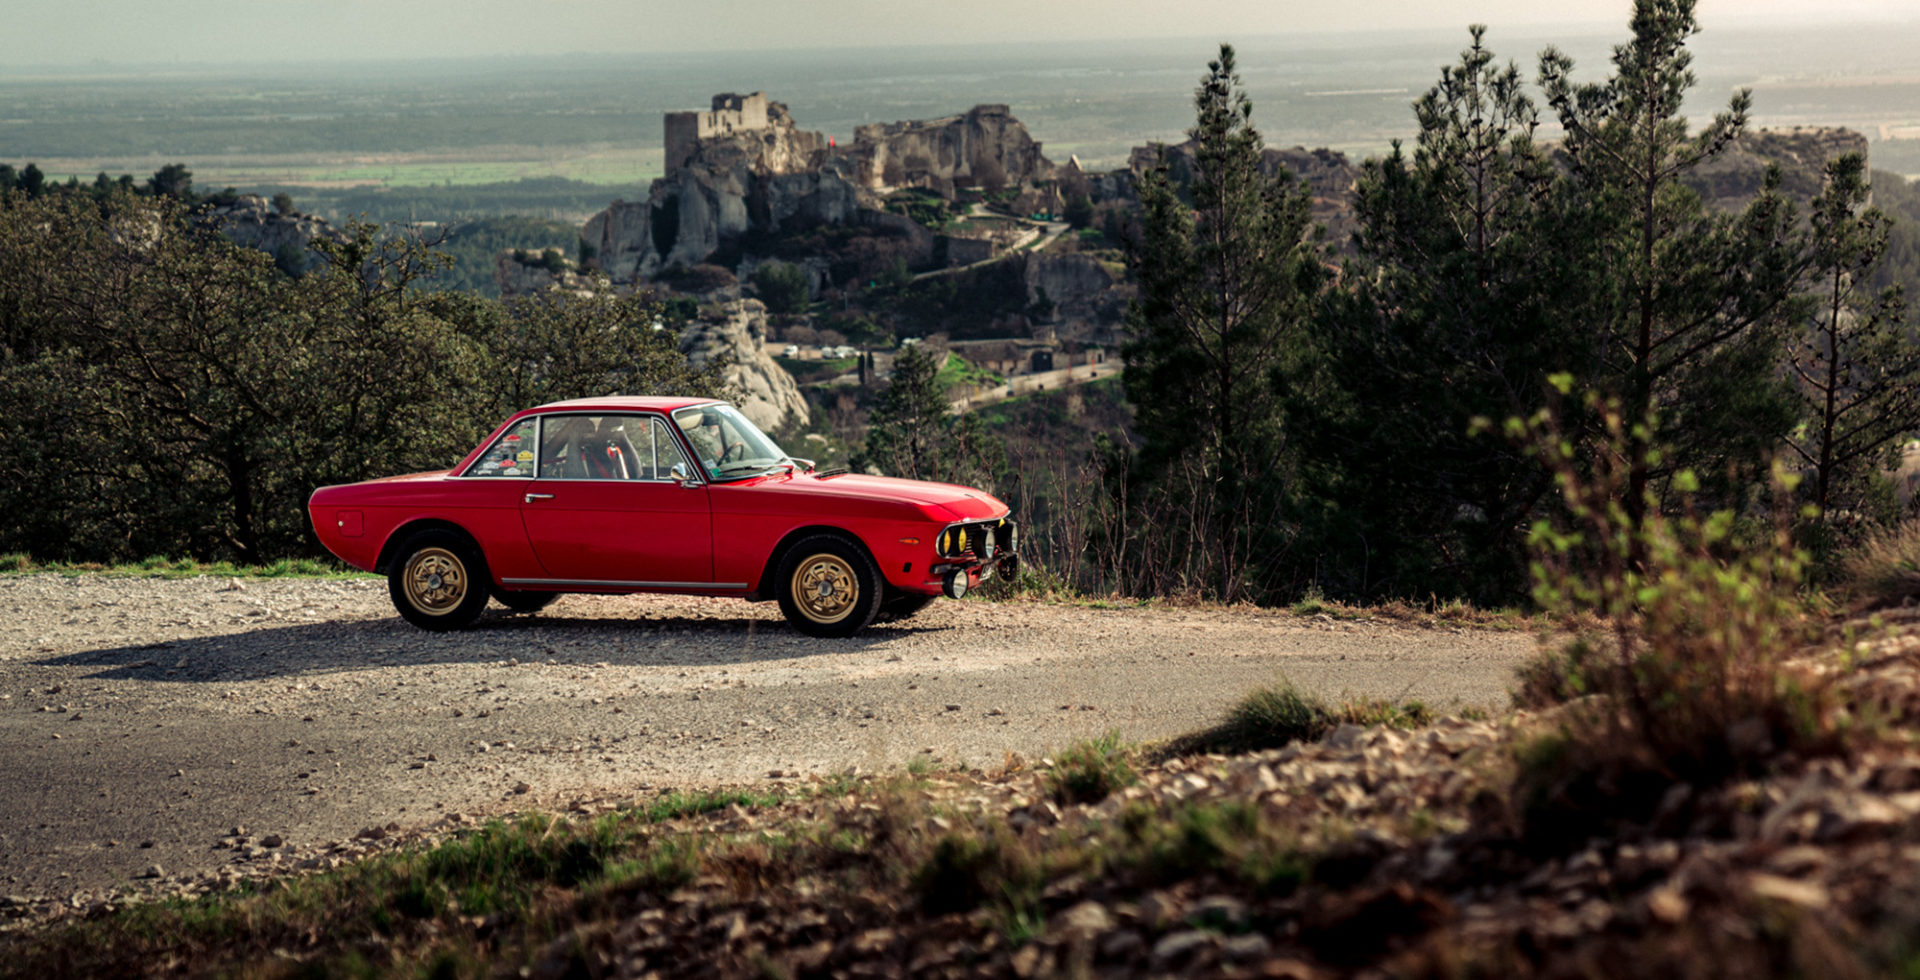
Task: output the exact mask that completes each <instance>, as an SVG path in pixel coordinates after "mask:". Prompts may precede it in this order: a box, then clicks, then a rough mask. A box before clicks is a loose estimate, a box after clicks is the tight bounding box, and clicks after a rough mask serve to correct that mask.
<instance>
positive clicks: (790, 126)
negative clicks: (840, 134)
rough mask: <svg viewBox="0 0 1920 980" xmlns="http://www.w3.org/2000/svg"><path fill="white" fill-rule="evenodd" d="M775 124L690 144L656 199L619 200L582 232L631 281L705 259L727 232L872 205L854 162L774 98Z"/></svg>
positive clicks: (770, 116) (823, 220)
mask: <svg viewBox="0 0 1920 980" xmlns="http://www.w3.org/2000/svg"><path fill="white" fill-rule="evenodd" d="M766 107H767V112H766V123H765V125H764V126H762V127H759V128H754V129H740V130H732V131H727V132H724V133H720V134H718V135H711V136H704V137H700V138H697V139H693V140H691V141H689V142H687V144H686V146H685V148H684V149H683V150H682V151H681V153H682V155H683V156H684V160H682V161H681V162H679V163H678V164H677V165H676V166H675V168H674V170H673V172H672V173H671V174H669V175H668V176H666V177H662V178H661V179H659V180H656V181H654V183H653V187H652V188H651V189H650V191H649V193H648V195H647V200H645V201H638V202H627V201H615V202H614V203H613V204H612V205H611V206H609V207H608V208H607V209H606V210H605V211H602V212H600V213H599V214H596V215H594V216H593V217H592V218H589V219H588V220H587V223H586V226H585V227H584V228H583V229H582V231H581V237H582V238H584V239H585V240H586V242H587V244H589V245H591V246H593V248H594V249H595V252H596V256H597V259H596V261H597V263H598V264H599V266H600V268H601V269H602V270H603V271H605V272H606V273H607V274H608V275H609V276H611V277H612V278H613V280H614V281H615V282H620V283H630V282H634V281H636V280H638V279H642V278H646V277H650V276H652V275H654V274H656V273H658V272H659V271H660V270H661V269H664V268H667V267H669V266H674V265H696V264H698V263H700V262H703V261H705V260H706V259H707V257H708V256H710V255H712V254H713V252H714V251H715V250H716V249H718V248H719V247H720V246H721V243H722V242H723V241H725V240H727V239H731V238H737V237H739V236H742V235H745V234H747V233H749V232H755V233H760V234H779V233H781V232H782V231H790V230H794V229H796V228H800V227H808V226H812V225H819V224H839V223H842V222H845V221H847V220H848V219H849V218H851V217H852V216H853V215H854V214H855V212H856V211H858V210H859V208H860V207H861V206H862V205H863V203H865V202H863V201H862V198H861V195H860V192H859V189H858V188H857V187H856V186H855V184H854V182H853V181H852V180H850V179H849V176H850V174H851V173H852V171H853V169H854V168H853V167H852V164H851V163H850V161H849V160H848V159H847V158H845V157H840V156H834V155H831V154H829V152H828V150H829V147H828V145H827V143H828V141H827V139H826V138H825V137H824V136H822V135H821V134H819V133H813V132H806V131H804V130H801V129H800V128H799V127H797V126H795V125H794V122H793V118H792V117H791V116H790V115H788V113H787V107H786V106H785V105H782V104H781V103H778V102H768V103H766Z"/></svg>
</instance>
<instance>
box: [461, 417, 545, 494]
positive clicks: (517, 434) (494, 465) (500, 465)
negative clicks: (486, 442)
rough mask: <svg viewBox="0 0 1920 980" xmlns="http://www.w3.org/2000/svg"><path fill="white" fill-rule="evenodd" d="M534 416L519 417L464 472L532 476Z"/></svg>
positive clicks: (469, 474) (475, 474)
mask: <svg viewBox="0 0 1920 980" xmlns="http://www.w3.org/2000/svg"><path fill="white" fill-rule="evenodd" d="M535 422H536V420H535V419H522V420H520V421H519V422H517V423H515V424H514V426H513V427H512V428H510V429H508V430H507V431H506V432H504V433H501V435H500V438H498V439H495V440H494V441H493V445H491V446H488V447H487V451H486V452H484V453H481V454H480V458H479V459H478V460H476V461H475V462H474V464H473V465H472V466H469V467H467V472H466V473H464V474H462V475H463V476H517V477H521V478H526V479H531V478H532V477H533V436H534V431H535Z"/></svg>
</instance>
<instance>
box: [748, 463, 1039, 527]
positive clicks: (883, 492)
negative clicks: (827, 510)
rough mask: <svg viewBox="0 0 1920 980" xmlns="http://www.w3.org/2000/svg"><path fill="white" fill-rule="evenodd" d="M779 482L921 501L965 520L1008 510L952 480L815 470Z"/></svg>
mask: <svg viewBox="0 0 1920 980" xmlns="http://www.w3.org/2000/svg"><path fill="white" fill-rule="evenodd" d="M779 483H780V486H781V488H782V489H784V490H787V491H790V492H800V493H808V494H821V495H824V496H832V497H843V498H855V499H860V500H891V501H898V502H902V503H910V504H919V505H920V506H921V508H922V509H924V510H926V511H927V512H928V514H929V516H932V517H934V518H936V519H945V520H955V521H965V520H975V519H981V518H990V517H1000V516H1003V515H1005V514H1006V513H1007V505H1006V504H1003V503H1001V502H1000V501H999V500H998V499H996V498H995V497H994V496H993V495H992V494H990V493H987V492H986V491H984V490H976V489H974V488H972V487H963V486H958V485H956V484H952V483H932V482H929V481H926V480H902V479H898V478H895V477H890V476H867V475H865V474H860V473H847V474H844V475H841V476H833V477H827V478H825V479H822V478H820V477H817V476H814V475H813V474H811V473H803V474H797V475H795V476H793V477H791V478H789V479H785V480H781V481H779ZM943 512H944V513H943Z"/></svg>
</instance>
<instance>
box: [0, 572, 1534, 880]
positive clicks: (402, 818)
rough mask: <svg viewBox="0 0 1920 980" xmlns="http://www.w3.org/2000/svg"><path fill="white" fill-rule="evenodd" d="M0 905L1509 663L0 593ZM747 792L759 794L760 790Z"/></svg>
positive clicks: (382, 587)
mask: <svg viewBox="0 0 1920 980" xmlns="http://www.w3.org/2000/svg"><path fill="white" fill-rule="evenodd" d="M0 604H4V607H5V608H7V609H11V610H13V612H12V613H11V614H10V615H11V617H12V620H13V622H12V623H11V625H10V628H9V629H8V630H7V631H6V634H5V636H4V638H0V759H4V760H5V763H4V765H0V891H4V892H9V893H21V894H59V893H62V892H65V891H72V890H77V889H81V888H104V887H108V886H112V885H114V884H117V883H120V882H125V881H127V880H129V879H133V878H135V877H137V876H140V875H141V874H143V873H145V872H146V871H147V870H148V869H149V868H151V867H152V866H154V865H158V866H160V867H161V868H163V869H164V871H165V873H166V874H168V875H174V874H177V873H182V872H191V871H194V870H196V869H206V868H211V867H214V866H216V865H220V864H223V863H225V862H227V861H230V860H231V859H232V857H233V854H232V853H231V852H229V851H224V850H220V849H218V848H217V845H219V844H220V842H221V841H222V839H223V837H225V836H226V835H227V834H228V833H229V832H230V831H231V830H232V829H233V828H234V827H235V826H244V827H246V828H247V829H248V832H249V833H250V834H252V835H253V836H254V837H255V839H256V840H257V839H259V838H260V837H262V836H267V835H271V836H277V837H280V838H282V839H283V840H284V841H286V842H287V843H288V845H294V844H307V843H313V842H317V841H329V840H339V839H343V838H346V837H350V836H352V835H353V834H354V833H355V832H356V831H359V830H360V829H362V828H365V827H369V826H375V825H385V824H388V823H390V822H392V823H399V824H401V825H403V826H416V825H424V824H427V823H430V822H433V821H436V820H439V819H441V818H442V817H443V816H445V815H446V814H448V813H455V812H457V813H460V814H462V815H464V816H468V817H471V816H475V815H481V814H489V813H499V812H506V811H511V810H520V809H527V808H531V807H537V806H552V807H564V806H566V805H567V804H568V803H569V802H570V801H572V800H576V799H581V798H603V797H606V796H609V795H619V794H626V795H634V794H640V793H644V792H646V791H649V790H658V789H661V788H664V787H670V786H700V785H717V784H738V783H746V782H754V781H760V780H767V779H794V778H804V777H805V776H806V775H809V774H814V773H825V772H832V771H841V770H845V769H847V768H849V767H858V768H859V769H861V770H867V771H872V770H882V769H887V768H890V767H897V766H901V765H904V764H906V763H907V762H908V761H909V760H911V759H913V758H914V757H915V756H916V755H925V756H930V757H932V758H933V759H936V760H938V761H939V762H940V763H941V764H955V763H968V764H972V765H977V766H992V765H997V764H999V763H1000V762H1001V761H1002V760H1003V759H1004V757H1005V754H1006V753H1008V752H1017V753H1021V754H1024V755H1028V756H1035V755H1042V754H1044V753H1046V752H1048V751H1050V750H1054V749H1057V748H1060V747H1062V746H1064V745H1067V744H1069V743H1071V742H1072V741H1074V740H1076V739H1080V738H1086V737H1091V736H1097V735H1099V734H1101V733H1103V732H1106V731H1108V730H1117V731H1118V732H1119V733H1120V735H1121V737H1122V738H1125V739H1128V740H1139V739H1149V738H1157V737H1163V736H1169V735H1175V734H1179V733H1182V732H1187V731H1192V730H1194V729H1197V728H1200V727H1202V726H1204V725H1206V724H1209V723H1211V722H1213V721H1215V720H1217V719H1218V718H1219V717H1220V714H1221V713H1222V712H1223V710H1224V709H1225V708H1226V707H1227V706H1228V705H1230V704H1231V703H1232V702H1233V701H1234V700H1235V699H1236V698H1238V697H1239V696H1241V695H1243V694H1245V693H1246V692H1247V691H1248V690H1250V689H1252V688H1253V687H1255V686H1258V685H1260V684H1265V683H1270V682H1271V681H1272V680H1273V679H1274V678H1275V676H1276V675H1277V674H1279V673H1282V672H1284V673H1285V674H1286V675H1287V676H1288V677H1289V678H1291V679H1292V680H1293V681H1295V682H1296V683H1298V684H1300V685H1302V686H1303V687H1306V688H1308V689H1311V690H1315V691H1319V692H1322V693H1324V694H1326V695H1328V696H1330V697H1334V696H1339V695H1341V694H1342V693H1351V694H1366V695H1383V696H1389V697H1396V698H1419V699H1422V700H1425V701H1427V702H1429V703H1433V704H1440V705H1448V704H1454V703H1471V704H1484V705H1494V704H1498V703H1502V702H1504V700H1505V692H1506V688H1507V684H1508V679H1509V677H1510V676H1511V672H1512V669H1513V667H1514V665H1515V664H1517V663H1518V662H1519V661H1520V660H1522V659H1523V658H1525V657H1526V656H1527V655H1528V654H1530V653H1531V652H1532V650H1533V649H1534V640H1533V638H1532V637H1531V636H1530V635H1527V634H1524V633H1511V632H1507V633H1501V632H1492V631H1479V630H1454V629H1428V628H1421V627H1417V626H1407V625H1401V624H1395V623H1388V622H1343V621H1333V620H1328V619H1324V618H1320V619H1300V618H1296V617H1293V616H1290V615H1288V614H1285V613H1282V612H1274V611H1256V610H1240V609H1234V610H1219V609H1185V608H1131V609H1093V608H1086V607H1080V606H1066V605H1045V604H1037V603H1000V604H995V603H987V602H974V601H968V602H950V601H945V600H942V601H940V602H936V603H935V604H934V605H932V606H931V607H929V608H928V609H927V610H926V611H924V612H922V613H921V614H920V615H919V616H917V617H915V618H913V619H912V620H909V621H907V622H904V623H891V624H883V625H880V626H876V627H874V628H872V629H870V630H868V631H867V632H865V633H863V634H861V635H860V636H858V637H855V638H853V639H850V640H816V639H810V638H806V637H803V636H801V635H799V634H797V633H795V632H794V631H792V630H791V629H789V628H787V626H786V625H785V624H784V622H782V621H781V619H780V616H779V611H778V609H777V608H775V607H774V606H773V605H772V604H771V603H766V604H757V605H756V604H749V603H745V602H741V601H737V600H723V599H689V598H679V597H663V596H624V597H603V596H569V597H565V598H562V599H561V600H560V601H559V602H557V603H556V604H554V605H553V606H552V607H550V608H549V609H548V610H546V611H545V612H543V613H541V614H539V615H537V616H517V615H512V614H508V613H506V612H504V611H500V610H497V609H496V610H495V611H494V612H491V613H489V614H488V615H487V616H485V617H483V618H482V619H481V621H480V623H479V624H478V625H477V626H476V627H475V628H474V629H471V630H468V631H466V632H462V633H457V634H452V635H439V634H430V633H425V632H421V631H419V630H416V629H414V628H412V627H410V626H408V625H406V624H405V623H403V622H402V621H401V620H400V619H399V618H398V617H397V616H396V615H395V614H394V612H393V609H392V607H391V605H390V604H389V602H388V599H387V590H386V584H385V583H384V582H381V581H377V580H372V579H353V580H291V579H290V580H265V579H256V580H246V581H244V582H238V581H233V580H228V579H224V578H197V579H177V580H166V579H155V578H113V577H105V576H97V575H86V576H80V577H78V578H63V577H59V576H55V575H32V576H12V577H5V578H0ZM776 773H777V775H776Z"/></svg>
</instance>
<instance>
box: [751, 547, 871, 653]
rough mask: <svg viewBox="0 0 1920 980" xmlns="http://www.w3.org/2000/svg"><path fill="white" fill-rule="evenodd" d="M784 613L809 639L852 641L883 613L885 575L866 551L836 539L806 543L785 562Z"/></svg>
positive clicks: (782, 568) (781, 572)
mask: <svg viewBox="0 0 1920 980" xmlns="http://www.w3.org/2000/svg"><path fill="white" fill-rule="evenodd" d="M775 581H776V582H777V584H778V585H779V588H780V611H781V612H782V613H784V614H785V615H786V617H787V622H789V623H792V624H793V628H794V629H797V630H799V631H800V632H802V633H805V634H807V635H809V636H825V637H838V636H852V635H853V634H855V633H857V632H859V631H860V630H861V629H863V628H864V627H865V626H866V625H867V624H868V623H871V622H873V618H874V616H876V615H878V614H879V612H880V600H881V598H882V593H881V589H882V583H881V581H880V569H879V568H878V567H877V566H875V565H874V563H873V559H872V558H871V557H870V556H868V554H867V550H866V549H865V548H862V547H860V545H858V544H856V543H854V542H852V541H849V540H847V539H846V538H843V537H840V536H839V535H834V534H816V535H813V536H812V537H809V538H803V539H801V540H800V541H799V542H797V543H796V544H794V546H793V547H792V548H789V549H787V554H786V556H785V557H784V558H782V559H781V560H780V570H779V572H778V577H777V578H776V579H775Z"/></svg>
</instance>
